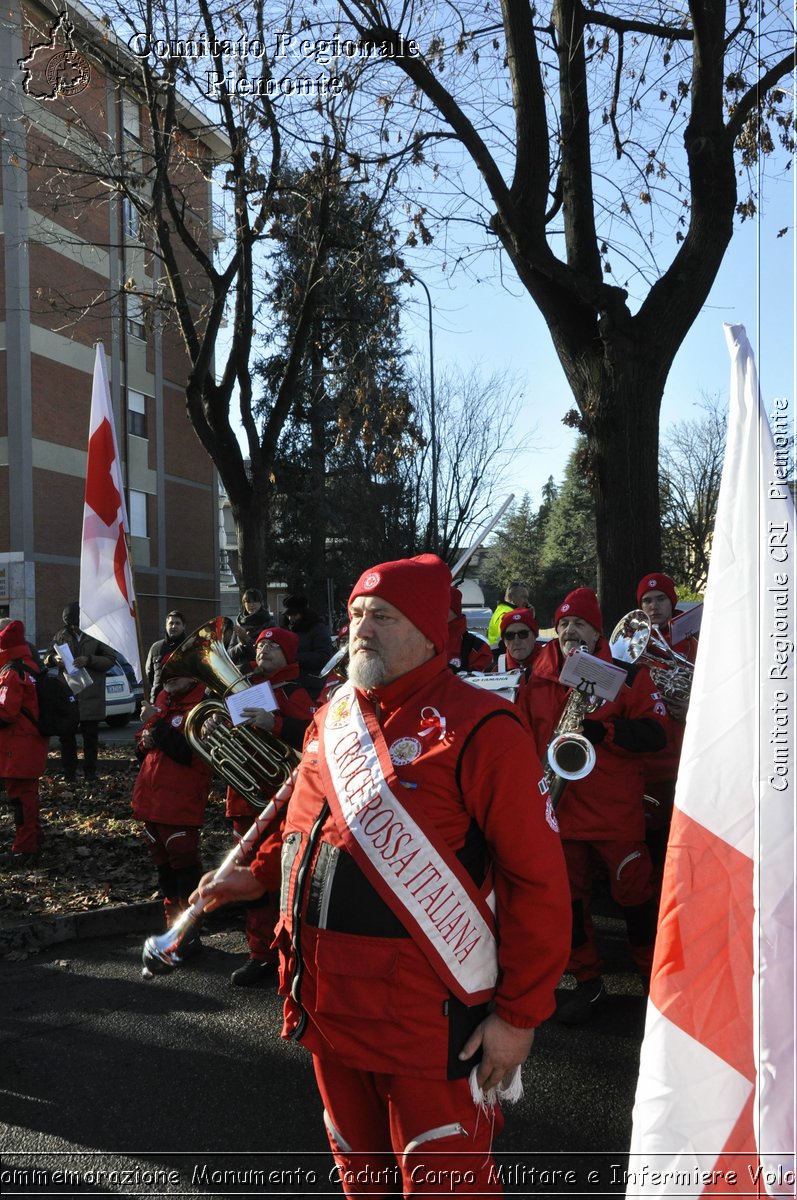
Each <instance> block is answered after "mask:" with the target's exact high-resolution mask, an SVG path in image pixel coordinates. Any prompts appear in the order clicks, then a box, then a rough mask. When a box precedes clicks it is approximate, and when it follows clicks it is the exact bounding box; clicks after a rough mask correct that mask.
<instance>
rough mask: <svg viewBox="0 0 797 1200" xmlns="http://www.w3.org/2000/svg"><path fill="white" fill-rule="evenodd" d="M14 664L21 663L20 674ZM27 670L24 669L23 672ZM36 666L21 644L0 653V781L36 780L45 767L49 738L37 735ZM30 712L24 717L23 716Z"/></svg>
mask: <svg viewBox="0 0 797 1200" xmlns="http://www.w3.org/2000/svg"><path fill="white" fill-rule="evenodd" d="M14 661H22V663H23V674H22V675H20V673H19V671H18V670H17V669H16V667H12V666H11V663H12V662H14ZM24 668H27V669H24ZM35 672H36V664H35V663H34V661H33V659H32V658H31V651H30V647H29V646H28V645H27V643H23V644H22V645H21V646H19V647H15V648H14V649H13V650H11V651H10V652H5V651H0V778H2V779H38V778H39V776H40V775H42V774H43V773H44V768H45V766H46V765H47V749H48V747H49V744H50V741H49V738H46V737H44V736H43V735H42V734H41V733H39V730H38V726H37V725H36V721H37V719H38V716H39V701H38V699H37V697H36V683H35V679H34V675H35ZM23 709H25V712H26V713H30V716H29V717H28V716H26V715H25V713H23V711H22V710H23Z"/></svg>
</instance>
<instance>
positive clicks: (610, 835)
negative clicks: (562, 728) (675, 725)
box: [526, 588, 666, 1024]
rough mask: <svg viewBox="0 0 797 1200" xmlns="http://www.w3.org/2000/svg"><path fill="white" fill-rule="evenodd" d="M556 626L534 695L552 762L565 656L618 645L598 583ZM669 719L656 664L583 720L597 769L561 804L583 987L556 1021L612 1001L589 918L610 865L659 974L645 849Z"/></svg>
mask: <svg viewBox="0 0 797 1200" xmlns="http://www.w3.org/2000/svg"><path fill="white" fill-rule="evenodd" d="M554 626H555V629H556V635H557V636H556V639H555V640H553V641H550V642H549V643H548V644H547V645H546V646H545V647H544V648H543V650H542V652H541V653H540V655H539V657H538V658H537V660H536V662H535V664H534V671H533V674H532V676H531V681H530V684H529V688H528V690H527V692H526V700H527V707H528V712H529V716H530V719H531V723H532V729H533V732H534V738H535V741H536V744H537V752H538V753H539V755H540V758H541V759H543V760H545V759H547V749H548V746H549V745H550V743H551V741H552V740H553V737H554V731H555V729H556V726H557V725H558V723H559V719H560V717H561V715H562V711H563V709H564V707H565V704H566V703H567V700H568V698H569V695H570V689H569V688H568V687H567V685H566V684H562V683H560V682H559V675H560V674H561V671H562V668H563V666H564V663H565V659H566V657H567V656H568V655H569V654H570V653H571V652H573V651H575V650H578V649H579V648H580V647H583V648H584V649H585V650H586V651H587V652H588V653H589V654H593V655H595V656H596V657H598V658H602V659H604V660H606V661H607V662H608V661H610V660H611V652H610V649H609V645H608V643H607V641H606V639H605V638H604V637H603V636H602V634H601V629H602V626H603V619H602V616H601V611H600V608H599V606H598V599H597V596H596V595H595V593H594V592H593V591H591V589H589V588H577V589H576V590H575V591H573V592H571V593H570V594H569V595H568V596H567V597H566V599H565V600H564V601H563V602H562V603H561V604H560V605H559V607H558V608H557V610H556V614H555V617H554ZM665 716H666V711H665V708H664V705H663V704H662V702H661V699H660V697H659V695H658V693H657V692H656V690H655V688H654V686H653V682H652V680H651V678H650V675H649V674H648V671H647V669H646V668H645V667H631V668H630V669H629V671H628V678H627V680H626V682H625V683H624V684H623V686H622V688H621V689H620V693H619V695H618V696H617V698H616V699H615V700H613V701H611V702H607V701H604V702H603V703H602V704H601V705H600V706H599V707H598V708H597V709H596V710H595V711H594V712H593V713H591V714H590V715H589V716H587V717H585V719H584V720H583V722H582V723H581V732H583V734H584V736H585V737H586V738H587V739H588V740H589V742H590V743H591V744H592V745H593V747H594V749H595V756H596V759H595V766H594V768H593V770H592V771H591V773H590V774H589V775H587V776H586V777H585V778H583V779H578V780H572V781H571V782H569V783H568V784H567V787H566V788H565V790H564V794H563V796H562V798H561V801H560V803H559V806H558V808H557V810H556V817H557V820H558V822H559V827H560V829H561V832H562V847H563V849H564V852H565V860H566V862H567V873H568V877H569V880H570V891H571V897H572V903H573V944H572V949H571V954H570V962H569V963H568V971H569V972H571V973H572V974H573V975H574V976H575V979H576V984H577V986H576V989H575V991H574V992H572V991H571V992H568V993H566V994H565V995H564V996H563V998H562V1000H561V1003H560V1004H559V1006H558V1008H557V1014H556V1015H557V1020H558V1021H560V1022H562V1023H563V1024H576V1023H578V1022H580V1021H583V1020H587V1019H588V1018H589V1017H590V1016H592V1015H593V1014H594V1013H595V1012H596V1011H597V1010H598V1008H599V1006H600V1005H601V1004H602V1002H603V1000H604V998H605V989H604V986H603V980H602V978H601V961H600V956H599V954H598V948H597V944H596V940H595V930H594V928H593V925H592V921H591V919H590V897H591V890H592V882H593V877H594V875H595V872H596V869H598V868H599V867H600V866H601V864H602V865H603V867H604V869H606V870H607V871H608V875H609V886H610V889H611V894H612V897H613V899H614V901H615V903H616V904H617V905H619V907H620V909H621V910H622V913H623V916H624V917H625V921H626V926H627V929H628V940H629V943H630V947H631V953H632V955H633V957H634V961H635V962H636V965H637V968H638V970H639V972H640V974H641V975H642V978H643V980H648V979H649V978H650V968H651V965H652V961H653V945H654V941H655V936H656V906H655V901H654V889H653V880H652V866H651V860H650V854H649V853H648V848H647V846H646V845H645V818H644V812H643V807H642V797H643V793H644V772H645V767H644V758H643V755H645V754H648V753H651V752H657V751H659V750H661V749H662V748H663V746H664V745H665V742H666V733H665V729H664V723H663V722H664V719H665Z"/></svg>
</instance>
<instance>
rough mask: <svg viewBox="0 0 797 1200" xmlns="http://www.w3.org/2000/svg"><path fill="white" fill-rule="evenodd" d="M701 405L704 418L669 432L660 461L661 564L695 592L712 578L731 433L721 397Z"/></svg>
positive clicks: (678, 424)
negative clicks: (710, 571) (710, 567)
mask: <svg viewBox="0 0 797 1200" xmlns="http://www.w3.org/2000/svg"><path fill="white" fill-rule="evenodd" d="M700 407H701V408H702V409H703V416H702V417H697V418H695V419H694V420H692V421H680V422H678V423H677V424H676V425H671V426H670V427H669V428H668V429H666V430H665V432H664V436H663V440H662V449H661V459H660V486H661V518H662V562H663V563H666V564H667V569H668V570H669V571H670V573H671V574H672V575H674V576H675V578H676V579H677V581H678V583H679V584H682V585H683V586H684V587H687V588H688V589H689V590H690V591H692V592H702V591H703V589H704V588H705V586H706V580H707V578H708V564H709V560H710V558H711V542H712V538H713V536H714V520H715V518H716V515H717V500H718V499H719V490H720V481H721V479H722V464H723V460H724V458H725V437H726V433H727V413H726V410H725V406H724V405H721V404H720V401H719V397H718V396H713V397H707V396H704V398H703V403H702V404H701V406H700ZM654 565H655V564H654Z"/></svg>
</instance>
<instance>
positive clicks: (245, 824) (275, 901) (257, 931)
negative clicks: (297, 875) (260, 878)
mask: <svg viewBox="0 0 797 1200" xmlns="http://www.w3.org/2000/svg"><path fill="white" fill-rule="evenodd" d="M252 811H253V813H255V816H256V815H257V814H256V812H255V810H254V809H253V810H252ZM254 819H255V817H254V816H253V817H252V819H251V820H250V819H249V817H233V819H232V827H233V830H234V832H235V833H236V835H237V836H238V837H239V838H242V837H243V835H244V834H245V833H247V832H248V830H249V829H250V828H251V825H252V822H253V821H254ZM279 899H280V898H279V886H277V888H276V889H275V890H274V891H268V892H267V893H266V895H265V896H264V897H263V899H262V900H261V901H259V902H258V903H256V904H255V905H254V906H253V907H252V908H249V909H248V910H247V913H246V940H247V942H248V943H249V957H250V958H254V959H256V960H257V962H271V963H275V964H276V963H277V962H279V955H278V954H277V951H276V950H272V948H271V943H272V942H273V941H274V930H275V929H276V927H277V921H278V920H279V915H280V914H279V908H280V905H279Z"/></svg>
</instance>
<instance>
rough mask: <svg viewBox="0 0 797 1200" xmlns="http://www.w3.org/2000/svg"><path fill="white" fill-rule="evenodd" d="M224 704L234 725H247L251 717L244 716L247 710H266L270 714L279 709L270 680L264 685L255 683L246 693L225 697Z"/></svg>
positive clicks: (235, 693) (234, 693) (236, 693)
mask: <svg viewBox="0 0 797 1200" xmlns="http://www.w3.org/2000/svg"><path fill="white" fill-rule="evenodd" d="M224 703H225V704H226V706H227V712H228V713H229V714H230V719H231V720H232V723H233V725H245V724H246V722H247V721H248V720H249V717H245V716H244V715H243V710H244V709H245V708H265V709H268V711H269V712H276V710H277V709H278V708H279V702H278V701H277V697H276V696H275V694H274V689H273V687H272V686H271V684H270V683H269V682H268V680H265V681H264V682H263V683H253V684H252V686H251V687H250V688H247V689H246V691H245V692H233V693H232V694H231V695H229V696H225V697H224Z"/></svg>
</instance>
